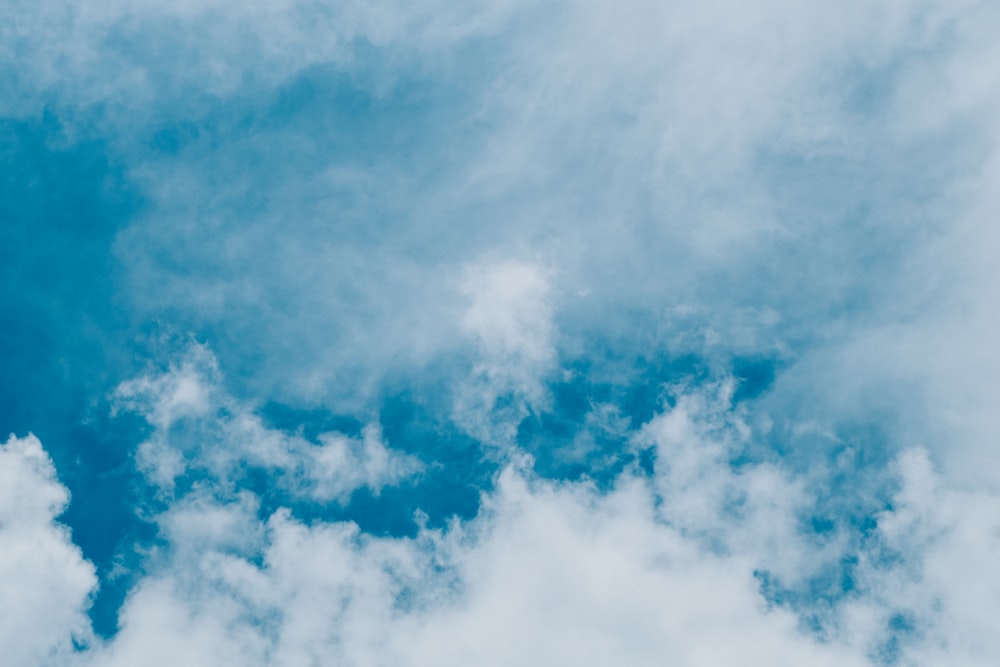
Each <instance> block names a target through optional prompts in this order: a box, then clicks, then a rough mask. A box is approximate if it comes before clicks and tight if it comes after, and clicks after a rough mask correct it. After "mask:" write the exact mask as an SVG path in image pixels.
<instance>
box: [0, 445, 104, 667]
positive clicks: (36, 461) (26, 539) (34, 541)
mask: <svg viewBox="0 0 1000 667" xmlns="http://www.w3.org/2000/svg"><path fill="white" fill-rule="evenodd" d="M68 502H69V494H68V493H67V492H66V489H65V487H63V486H62V485H61V484H59V481H58V480H57V479H56V473H55V469H54V468H53V466H52V461H51V460H50V459H49V457H48V455H47V454H46V453H45V452H44V451H43V450H42V445H41V443H40V442H39V441H38V439H37V438H35V437H34V436H32V435H29V436H27V437H25V438H16V437H14V436H11V437H10V438H8V439H7V442H6V443H4V444H3V445H0V597H2V599H3V604H2V605H0V644H2V645H3V651H4V660H6V661H7V662H8V663H9V664H11V665H60V664H67V661H68V660H69V659H70V655H71V654H72V653H73V650H74V643H80V644H86V643H87V642H88V641H89V640H90V639H91V633H90V621H89V619H88V618H87V608H88V607H89V606H90V596H91V594H92V593H93V592H94V589H95V588H96V587H97V577H96V576H95V572H94V567H93V566H92V565H91V564H90V563H88V562H86V561H85V560H84V559H83V556H82V555H81V553H80V549H79V548H78V547H77V546H76V545H74V544H73V541H72V539H71V536H70V532H69V530H68V529H67V528H66V526H64V525H62V524H60V523H58V522H57V521H56V518H57V517H58V515H59V514H61V513H62V512H63V510H65V509H66V504H67V503H68Z"/></svg>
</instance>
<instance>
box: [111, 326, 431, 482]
mask: <svg viewBox="0 0 1000 667" xmlns="http://www.w3.org/2000/svg"><path fill="white" fill-rule="evenodd" d="M115 397H116V406H117V409H120V410H130V411H134V412H138V413H140V414H141V415H142V416H143V417H144V418H145V419H146V420H147V421H148V422H149V423H150V425H151V426H153V429H154V430H153V433H152V435H151V436H150V437H149V438H148V439H147V440H146V441H144V442H143V443H141V444H140V445H139V446H138V448H137V450H136V464H137V467H138V468H139V470H140V471H142V472H143V473H144V474H145V476H146V478H147V480H148V481H149V482H150V483H151V484H153V485H154V486H155V487H158V488H159V489H160V490H161V492H166V493H168V494H171V493H172V492H173V491H174V488H175V484H176V482H177V480H178V478H181V477H183V476H188V477H189V478H193V479H198V478H201V477H206V478H207V479H208V480H211V482H212V483H213V484H218V485H220V486H221V489H231V488H235V487H234V485H238V484H239V483H240V482H241V481H243V479H244V476H245V475H246V474H247V473H248V472H250V471H252V470H254V469H259V470H263V471H266V472H267V473H268V474H270V475H275V476H278V477H279V481H278V485H279V486H280V487H281V488H282V489H283V490H284V491H286V492H289V493H292V494H293V495H295V496H298V497H301V498H305V499H311V500H314V501H319V502H329V501H333V500H336V501H339V502H344V501H346V500H347V499H348V498H349V497H350V495H351V493H352V492H353V491H355V490H356V489H359V488H362V487H366V488H368V489H370V490H371V491H372V492H373V493H375V494H376V495H377V494H378V492H379V490H380V489H381V488H382V487H383V486H386V485H391V484H395V483H397V482H398V481H399V480H401V479H403V478H405V477H407V476H409V475H412V474H414V473H416V472H418V471H419V469H420V466H419V464H418V462H417V461H416V460H415V459H413V458H412V457H410V456H407V455H405V454H402V453H397V452H393V451H391V450H389V449H388V448H387V447H386V446H385V444H384V443H383V441H382V434H381V430H380V427H379V425H378V424H377V423H371V424H369V425H367V426H365V427H364V429H363V430H362V432H361V434H360V436H359V437H350V436H347V435H344V434H342V433H337V432H327V433H321V434H319V435H318V436H317V438H316V442H311V441H309V440H307V439H306V438H304V437H303V436H302V435H299V434H288V433H284V432H282V431H280V430H277V429H273V428H269V427H268V426H266V425H265V423H264V421H263V420H262V418H261V417H260V416H258V415H257V414H255V412H254V409H253V406H252V405H248V404H245V403H243V402H240V401H238V400H237V399H235V398H233V397H231V396H229V395H228V394H226V393H225V390H224V389H223V388H222V386H221V374H220V373H219V370H218V365H217V363H216V360H215V357H214V355H213V354H212V353H211V351H209V350H208V349H207V348H206V347H205V346H204V345H200V344H197V343H193V344H191V345H190V347H189V349H188V351H187V352H186V353H185V354H184V356H183V357H182V358H181V360H180V361H179V362H178V363H174V364H171V367H170V368H169V369H168V370H166V371H165V372H162V373H155V374H150V375H144V376H141V377H138V378H135V379H133V380H129V381H127V382H124V383H122V385H120V386H119V387H118V389H117V390H116V392H115Z"/></svg>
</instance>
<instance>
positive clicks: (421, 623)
mask: <svg viewBox="0 0 1000 667" xmlns="http://www.w3.org/2000/svg"><path fill="white" fill-rule="evenodd" d="M699 400H701V399H698V398H696V397H694V396H692V397H691V398H690V400H689V402H688V404H687V405H686V406H683V407H678V408H675V409H674V410H673V411H671V412H669V413H665V414H663V415H661V416H659V417H657V419H656V420H654V422H653V423H652V424H651V425H650V428H649V430H648V432H647V435H646V437H647V438H649V439H651V440H652V441H654V442H655V443H656V444H657V445H658V446H662V447H664V448H677V447H686V448H688V449H690V450H692V451H697V450H699V449H702V448H704V449H705V450H706V451H707V452H708V454H707V456H706V458H707V459H711V458H712V456H713V455H714V454H715V453H716V452H715V445H716V444H717V443H714V442H713V440H712V439H713V434H712V431H716V432H718V431H720V430H725V429H727V428H729V427H730V426H731V425H726V424H722V423H721V422H718V421H714V423H710V422H713V420H716V419H717V418H718V416H719V412H718V411H716V412H715V413H714V414H713V412H712V411H711V410H708V409H702V408H701V407H697V406H696V405H695V404H696V403H698V402H699ZM706 400H711V397H706ZM723 400H725V399H723ZM668 422H670V423H668ZM681 423H684V424H686V426H678V424H681ZM696 455H697V454H696ZM668 462H669V463H668ZM526 463H529V464H530V461H522V462H520V463H515V464H511V465H509V466H507V467H506V468H504V469H503V470H502V471H501V472H500V473H499V475H498V479H497V485H496V489H495V491H493V492H491V493H489V494H487V495H486V496H484V498H483V505H482V509H481V511H480V513H479V515H478V516H477V517H476V518H474V519H472V520H470V521H467V522H458V521H456V522H453V523H452V524H451V525H449V526H448V527H447V528H445V529H438V530H434V529H429V528H426V527H425V528H422V529H421V530H420V531H419V533H418V534H417V535H416V536H415V537H413V538H379V537H375V536H371V535H366V534H364V533H362V532H360V531H359V530H358V528H357V526H355V525H353V524H352V523H350V522H337V523H324V522H314V523H311V524H309V525H307V524H304V523H303V522H302V521H300V520H298V519H296V518H294V516H293V515H292V514H291V513H290V512H289V511H288V510H278V511H276V512H275V513H274V514H272V515H270V516H269V517H267V518H266V519H261V518H259V513H258V505H257V504H256V501H255V499H254V497H253V496H252V494H249V493H242V494H237V495H235V496H233V497H231V498H230V499H228V500H220V499H219V498H217V497H214V496H209V495H205V494H203V493H201V492H199V491H193V492H192V493H191V494H189V495H188V496H187V497H186V498H185V499H184V500H182V501H180V502H178V503H176V504H174V505H173V506H172V507H171V508H170V509H168V510H167V511H166V512H165V513H163V514H162V515H160V516H159V517H158V518H157V521H158V522H159V524H160V526H161V529H162V531H163V534H164V536H165V538H166V546H165V547H164V550H163V551H161V552H159V553H157V554H156V555H155V556H154V557H153V560H152V562H151V563H150V573H149V575H148V576H147V577H146V578H145V579H143V580H142V581H141V582H140V583H139V584H138V586H137V587H136V589H135V590H133V592H132V593H131V594H130V597H129V599H128V600H127V602H126V603H125V605H124V607H123V609H122V614H121V629H120V631H119V633H118V635H116V637H115V638H114V639H112V640H110V641H109V642H108V643H106V644H105V645H103V646H102V647H99V648H98V649H95V650H94V651H93V652H91V653H90V654H89V655H88V656H87V660H89V661H91V664H95V665H119V664H120V665H126V664H135V663H136V662H142V663H144V664H154V665H155V664H164V665H166V664H176V663H177V662H178V661H185V662H186V663H189V664H196V665H197V664H206V665H208V664H234V665H236V664H241V665H257V664H260V665H264V664H269V665H301V664H324V663H327V662H337V663H338V664H349V665H380V664H403V665H432V664H433V665H442V664H443V665H460V664H469V663H470V662H474V663H476V664H483V665H509V664H512V663H523V664H539V665H541V664H552V662H553V661H555V662H573V663H575V664H584V665H587V664H594V665H597V664H606V663H607V662H608V661H616V660H627V661H628V662H630V664H638V665H646V664H648V665H653V664H662V663H663V661H664V660H669V661H670V662H671V663H673V664H680V665H700V664H723V663H728V662H732V661H738V660H740V659H751V660H754V661H764V662H768V663H773V664H788V665H793V664H796V665H797V664H802V662H804V661H805V662H809V663H810V664H820V665H824V664H829V665H834V664H837V665H852V664H856V665H865V664H869V663H868V662H867V661H866V658H865V657H864V655H863V654H861V653H858V652H857V651H855V650H854V648H853V647H852V646H849V645H844V644H842V643H839V642H824V641H820V640H818V639H817V637H815V636H813V635H811V634H810V633H809V632H808V631H806V630H805V629H804V628H803V627H801V626H800V625H799V623H798V621H797V617H796V615H795V613H794V612H792V611H790V610H787V609H784V608H781V607H776V606H773V605H771V604H770V603H768V602H767V601H766V600H765V598H764V597H763V596H762V595H761V592H760V590H759V582H758V579H757V576H756V573H757V571H758V569H759V568H761V567H766V566H768V565H773V564H774V563H773V562H772V561H774V560H775V559H777V558H779V557H781V554H778V553H776V552H773V551H772V552H768V551H767V550H761V549H759V548H757V545H756V544H753V543H751V542H752V541H751V540H746V539H729V540H728V541H727V543H726V544H725V545H722V546H720V545H719V544H718V543H714V542H712V541H710V540H704V539H703V537H704V531H703V530H702V528H703V527H704V526H706V525H707V526H715V525H718V524H719V523H722V522H726V521H731V520H736V519H735V517H727V515H728V514H729V512H730V509H729V507H728V505H729V503H727V502H708V503H706V502H704V492H703V489H702V488H700V487H699V484H698V482H703V483H704V484H705V486H709V487H717V486H724V487H732V488H739V489H740V491H741V493H742V494H743V501H744V504H745V506H746V508H747V509H745V510H744V511H742V512H741V513H740V515H739V518H738V520H739V521H740V522H742V523H743V524H744V529H745V534H746V535H770V534H773V533H774V531H775V530H782V527H780V526H775V525H773V524H775V523H779V524H783V528H784V529H790V530H792V532H793V533H794V528H790V526H792V525H793V524H794V522H792V521H790V519H789V517H788V516H786V515H784V514H781V513H780V512H779V513H778V514H775V513H774V512H773V511H771V510H770V508H772V507H775V506H777V507H783V506H786V505H790V504H791V505H794V504H795V503H796V501H797V499H798V498H799V497H800V496H801V495H803V491H802V490H801V489H799V488H797V487H796V485H795V484H794V483H793V482H792V481H790V480H788V479H786V478H784V477H783V476H782V475H781V474H778V473H771V472H769V471H768V470H767V469H766V468H764V467H761V468H754V469H750V470H747V471H744V472H742V473H736V472H734V471H732V470H731V469H730V468H729V466H728V465H726V464H725V463H724V462H719V461H712V462H706V463H705V464H704V465H703V466H702V467H701V468H700V469H699V470H690V469H689V471H688V473H687V474H688V477H689V479H690V482H691V483H690V484H687V485H680V484H677V483H676V482H677V481H678V479H679V474H678V473H677V471H676V468H677V467H681V466H683V465H684V462H683V460H682V457H680V456H671V457H667V456H664V473H663V475H662V477H659V478H658V482H657V484H654V485H650V484H649V483H648V480H647V479H645V477H644V476H643V475H639V474H636V471H631V472H627V473H624V474H623V475H622V476H621V477H620V478H619V479H618V481H617V482H616V484H615V487H614V489H613V490H611V491H610V492H609V493H604V492H601V491H599V490H598V489H597V488H596V487H595V486H594V485H592V484H591V483H589V482H552V481H545V480H542V479H540V478H538V477H537V476H536V475H534V474H533V473H531V472H530V470H529V469H528V468H526V467H524V466H525V464H526ZM669 466H673V467H674V469H673V470H671V471H668V470H666V468H667V467H669ZM761 475H763V476H764V477H767V478H768V480H769V482H768V483H760V476H761ZM660 489H669V492H670V497H669V499H667V498H665V497H664V496H663V495H662V493H661V491H660ZM699 503H700V504H701V506H702V511H701V513H698V514H692V513H691V512H690V507H691V506H692V505H693V504H699ZM760 508H764V509H763V510H761V509H760ZM688 521H691V523H693V524H695V528H694V529H692V525H691V524H688V523H687V522H688ZM720 534H721V535H723V536H724V537H725V538H728V537H729V536H728V535H727V534H726V533H725V532H724V531H723V532H721V533H720ZM793 538H794V535H793ZM759 539H764V538H762V537H761V538H759Z"/></svg>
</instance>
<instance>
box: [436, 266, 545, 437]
mask: <svg viewBox="0 0 1000 667" xmlns="http://www.w3.org/2000/svg"><path fill="white" fill-rule="evenodd" d="M460 290H461V292H462V293H463V294H464V295H465V296H466V297H467V298H468V299H469V304H468V307H467V309H466V310H465V312H464V313H463V315H462V318H461V320H460V324H461V329H462V331H463V333H464V334H465V335H466V336H467V337H469V338H471V340H472V341H473V342H474V345H475V348H476V354H475V356H474V359H475V361H474V365H473V368H472V377H471V378H470V379H469V380H468V381H465V382H462V381H460V382H459V384H458V387H457V397H456V400H455V408H454V413H453V416H454V418H455V420H456V421H457V422H458V423H459V424H460V425H462V427H463V428H465V429H466V430H468V431H469V432H470V433H471V434H472V435H474V436H475V437H477V438H478V439H479V440H481V441H483V442H488V443H491V444H502V445H507V446H509V445H511V444H512V441H513V438H514V436H515V435H516V429H517V425H518V423H519V422H520V421H521V420H522V419H524V417H525V416H526V415H527V414H528V409H529V408H531V409H534V410H536V411H537V410H539V409H541V408H543V407H545V404H546V399H547V396H546V389H545V379H546V376H547V375H548V374H550V373H551V372H552V371H553V369H554V365H555V361H556V351H555V340H554V337H555V328H554V325H553V313H552V307H551V305H550V304H551V299H552V296H551V290H552V288H551V286H550V283H549V279H548V277H547V276H546V275H545V271H544V270H542V269H541V268H540V267H538V266H536V265H534V264H528V263H524V262H518V261H505V262H483V263H480V264H475V265H472V266H470V267H468V268H467V269H466V270H465V272H464V274H463V276H462V282H461V285H460Z"/></svg>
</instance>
